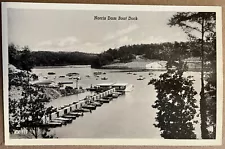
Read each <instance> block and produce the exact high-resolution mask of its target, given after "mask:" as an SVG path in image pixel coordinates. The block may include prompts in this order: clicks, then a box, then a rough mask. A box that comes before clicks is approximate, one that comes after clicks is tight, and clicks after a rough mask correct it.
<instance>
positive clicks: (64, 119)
mask: <svg viewBox="0 0 225 149" xmlns="http://www.w3.org/2000/svg"><path fill="white" fill-rule="evenodd" d="M55 120H60V121H65V122H67V123H71V122H72V118H63V117H57V118H55Z"/></svg>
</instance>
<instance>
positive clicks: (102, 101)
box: [96, 99, 110, 103]
mask: <svg viewBox="0 0 225 149" xmlns="http://www.w3.org/2000/svg"><path fill="white" fill-rule="evenodd" d="M96 101H97V102H101V103H109V102H110V100H106V99H97V100H96Z"/></svg>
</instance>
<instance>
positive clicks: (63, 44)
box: [58, 36, 78, 47]
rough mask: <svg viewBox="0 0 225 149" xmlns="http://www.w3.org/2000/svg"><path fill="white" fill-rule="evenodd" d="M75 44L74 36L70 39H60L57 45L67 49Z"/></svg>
mask: <svg viewBox="0 0 225 149" xmlns="http://www.w3.org/2000/svg"><path fill="white" fill-rule="evenodd" d="M77 42H78V40H77V38H76V37H74V36H71V37H66V38H65V39H61V40H60V41H59V43H58V45H59V46H60V47H67V46H72V45H74V44H75V43H77Z"/></svg>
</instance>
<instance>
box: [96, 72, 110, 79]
mask: <svg viewBox="0 0 225 149" xmlns="http://www.w3.org/2000/svg"><path fill="white" fill-rule="evenodd" d="M93 74H94V76H95V77H96V80H98V79H99V78H101V80H108V78H107V77H106V76H102V77H101V75H105V74H106V73H105V72H100V71H97V72H94V73H93Z"/></svg>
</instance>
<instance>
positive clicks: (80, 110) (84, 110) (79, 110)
mask: <svg viewBox="0 0 225 149" xmlns="http://www.w3.org/2000/svg"><path fill="white" fill-rule="evenodd" d="M73 112H90V110H88V109H84V108H80V109H76V110H74V111H73Z"/></svg>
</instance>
